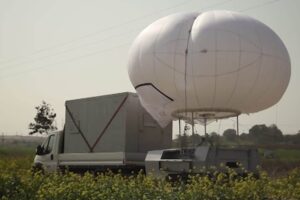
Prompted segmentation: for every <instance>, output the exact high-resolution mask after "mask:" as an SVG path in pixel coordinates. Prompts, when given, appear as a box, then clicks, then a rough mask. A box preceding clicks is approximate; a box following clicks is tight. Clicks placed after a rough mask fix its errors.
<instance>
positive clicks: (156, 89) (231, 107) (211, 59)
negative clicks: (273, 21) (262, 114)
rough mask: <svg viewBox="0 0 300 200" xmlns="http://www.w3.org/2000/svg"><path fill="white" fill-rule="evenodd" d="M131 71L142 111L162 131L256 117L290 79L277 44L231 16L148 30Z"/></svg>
mask: <svg viewBox="0 0 300 200" xmlns="http://www.w3.org/2000/svg"><path fill="white" fill-rule="evenodd" d="M128 72H129V76H130V80H131V82H132V84H133V86H134V87H135V89H136V91H137V93H138V95H139V97H140V100H141V103H142V105H143V106H144V107H145V109H146V110H147V111H148V112H149V113H150V114H151V115H152V116H153V117H154V118H155V119H156V120H157V121H158V123H159V124H160V125H161V126H162V127H164V126H166V125H167V124H168V123H169V122H170V121H171V120H172V119H178V118H182V119H185V120H186V121H193V120H198V121H203V120H205V121H206V120H209V119H219V118H226V117H231V116H237V115H239V114H242V113H254V112H258V111H261V110H264V109H266V108H269V107H270V106H272V105H274V104H276V103H277V102H278V101H279V100H280V98H281V97H282V95H283V93H284V92H285V90H286V88H287V86H288V83H289V79H290V73H291V67H290V59H289V55H288V52H287V49H286V47H285V46H284V44H283V42H282V41H281V40H280V38H279V37H278V36H277V35H276V34H275V33H274V32H273V31H272V30H271V29H270V28H269V27H267V26H266V25H265V24H263V23H261V22H259V21H257V20H255V19H253V18H250V17H248V16H246V15H244V14H240V13H236V12H231V11H207V12H203V13H196V12H193V13H179V14H174V15H170V16H167V17H164V18H162V19H159V20H157V21H156V22H154V23H152V24H151V25H149V26H148V27H147V28H146V29H145V30H143V31H142V32H141V33H140V34H139V36H138V37H137V38H136V40H135V42H134V43H133V45H132V47H131V51H130V55H129V63H128Z"/></svg>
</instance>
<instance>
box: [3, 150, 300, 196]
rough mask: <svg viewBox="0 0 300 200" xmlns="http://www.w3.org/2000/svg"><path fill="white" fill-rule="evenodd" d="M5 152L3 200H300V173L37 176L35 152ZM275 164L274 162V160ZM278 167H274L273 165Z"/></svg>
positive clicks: (295, 170) (298, 171) (294, 170)
mask: <svg viewBox="0 0 300 200" xmlns="http://www.w3.org/2000/svg"><path fill="white" fill-rule="evenodd" d="M23 150H24V149H17V148H15V149H13V148H11V149H4V148H1V150H0V199H1V200H4V199H5V200H6V199H18V200H22V199H30V200H35V199H43V200H44V199H49V200H50V199H51V200H53V199H58V200H59V199H63V200H68V199H172V200H173V199H225V200H226V199H243V200H244V199H300V169H293V170H291V171H290V172H289V173H288V174H285V176H281V177H270V176H268V175H267V174H266V173H265V172H261V173H260V178H259V179H256V178H254V177H252V176H249V177H246V178H240V177H236V176H235V174H234V172H233V171H229V174H230V175H229V176H226V175H225V174H215V176H213V178H212V177H208V176H193V177H190V180H189V181H188V182H187V183H183V182H180V181H178V182H173V181H168V180H158V179H154V178H153V177H152V176H145V175H144V174H142V173H140V174H138V175H132V176H122V175H121V174H113V173H111V172H108V173H105V174H98V175H96V176H95V175H92V174H90V173H86V174H84V175H78V174H73V173H65V174H59V173H54V174H45V175H42V174H40V173H37V174H32V173H31V171H30V167H31V164H32V159H33V152H32V149H27V150H26V151H23ZM273 161H274V159H273ZM273 164H274V163H273Z"/></svg>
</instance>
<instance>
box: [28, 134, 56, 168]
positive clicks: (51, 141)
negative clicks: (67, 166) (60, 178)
mask: <svg viewBox="0 0 300 200" xmlns="http://www.w3.org/2000/svg"><path fill="white" fill-rule="evenodd" d="M60 137H61V131H57V132H52V133H50V134H49V135H48V136H47V137H46V138H45V140H44V142H43V143H42V144H41V145H38V146H37V148H36V155H35V158H34V164H33V167H34V168H35V169H39V170H42V171H47V172H54V171H56V170H57V167H58V154H59V153H60V152H59V149H60V146H61V145H60Z"/></svg>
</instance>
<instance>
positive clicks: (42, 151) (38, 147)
mask: <svg viewBox="0 0 300 200" xmlns="http://www.w3.org/2000/svg"><path fill="white" fill-rule="evenodd" d="M35 153H36V155H43V153H44V149H43V147H42V146H41V145H39V146H37V147H36V152H35Z"/></svg>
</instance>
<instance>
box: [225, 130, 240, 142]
mask: <svg viewBox="0 0 300 200" xmlns="http://www.w3.org/2000/svg"><path fill="white" fill-rule="evenodd" d="M223 136H224V138H225V139H226V140H227V141H234V140H236V138H237V134H236V130H235V129H226V130H225V131H224V132H223Z"/></svg>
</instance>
